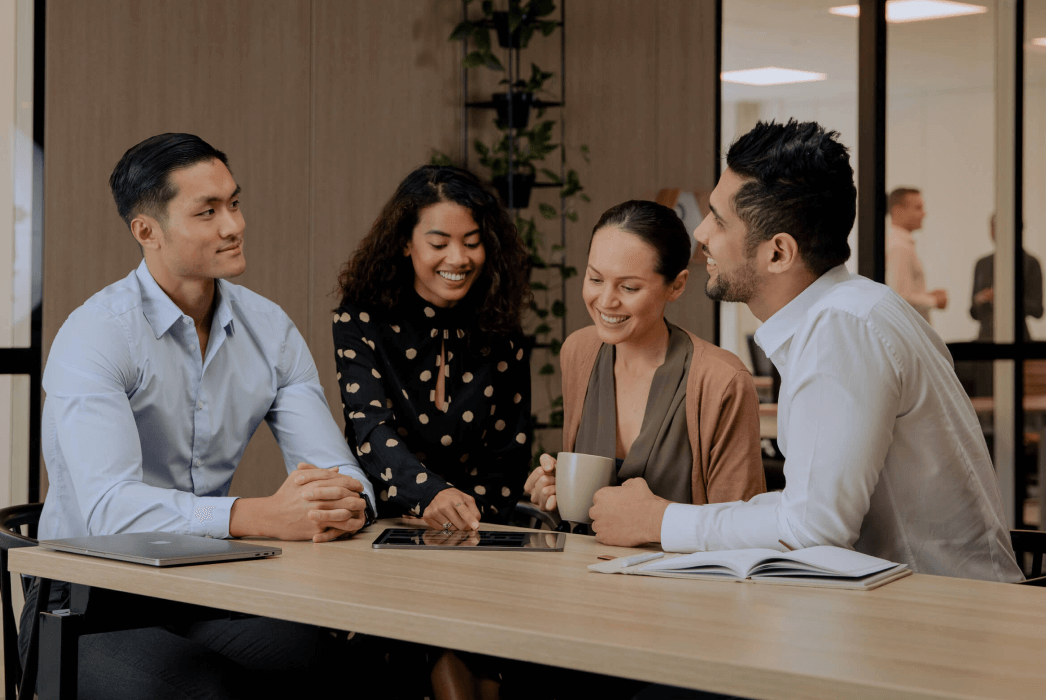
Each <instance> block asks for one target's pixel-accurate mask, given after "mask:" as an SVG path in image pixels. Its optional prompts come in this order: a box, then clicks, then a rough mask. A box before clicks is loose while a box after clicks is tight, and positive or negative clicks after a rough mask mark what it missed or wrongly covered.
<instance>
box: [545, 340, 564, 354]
mask: <svg viewBox="0 0 1046 700" xmlns="http://www.w3.org/2000/svg"><path fill="white" fill-rule="evenodd" d="M548 349H549V352H551V353H552V354H553V355H559V351H560V350H562V349H563V341H562V340H560V339H559V338H553V339H552V340H550V341H549V343H548Z"/></svg>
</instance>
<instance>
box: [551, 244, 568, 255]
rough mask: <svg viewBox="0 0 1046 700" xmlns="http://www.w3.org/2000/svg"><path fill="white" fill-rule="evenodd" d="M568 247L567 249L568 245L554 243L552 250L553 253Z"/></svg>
mask: <svg viewBox="0 0 1046 700" xmlns="http://www.w3.org/2000/svg"><path fill="white" fill-rule="evenodd" d="M566 249H567V247H566V246H565V245H560V244H559V243H556V244H554V245H553V246H552V252H553V253H558V252H559V251H561V250H566Z"/></svg>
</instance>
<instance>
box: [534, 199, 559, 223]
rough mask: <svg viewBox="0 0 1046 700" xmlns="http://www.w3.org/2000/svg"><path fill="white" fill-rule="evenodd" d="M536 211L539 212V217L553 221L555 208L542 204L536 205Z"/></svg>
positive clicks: (555, 214)
mask: <svg viewBox="0 0 1046 700" xmlns="http://www.w3.org/2000/svg"><path fill="white" fill-rule="evenodd" d="M538 209H539V210H540V211H541V215H542V216H543V217H545V218H546V219H554V218H556V216H557V213H556V208H555V207H554V206H552V205H551V204H545V203H544V202H542V203H541V204H539V205H538Z"/></svg>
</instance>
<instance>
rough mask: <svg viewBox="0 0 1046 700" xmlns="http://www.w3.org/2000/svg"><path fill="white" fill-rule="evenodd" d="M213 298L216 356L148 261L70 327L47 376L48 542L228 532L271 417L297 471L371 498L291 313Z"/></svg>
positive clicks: (247, 297)
mask: <svg viewBox="0 0 1046 700" xmlns="http://www.w3.org/2000/svg"><path fill="white" fill-rule="evenodd" d="M215 291H216V295H217V306H216V308H215V311H214V320H213V321H212V323H211V333H210V339H209V341H208V343H207V355H206V357H201V354H200V350H199V345H198V343H199V338H198V336H197V334H196V329H195V327H194V325H193V321H192V319H191V318H190V317H189V316H186V315H185V314H183V313H182V312H181V310H179V309H178V307H177V306H176V305H175V304H174V302H173V301H171V299H170V298H169V297H168V296H167V295H166V294H165V293H164V292H163V290H161V289H160V287H159V285H157V284H156V281H155V280H154V279H153V277H152V275H151V274H150V273H149V269H148V268H147V267H146V265H145V262H144V261H142V263H141V265H139V266H138V269H137V270H135V271H134V272H132V273H131V274H129V275H128V276H127V277H125V278H124V279H122V280H120V281H119V282H117V283H115V284H112V285H110V286H108V287H106V288H105V289H103V290H102V291H100V292H99V293H97V294H95V295H94V296H93V297H91V298H90V299H88V300H87V302H86V303H85V304H84V305H83V306H81V307H80V308H78V309H77V310H76V311H74V312H73V313H72V314H71V315H70V316H69V318H68V320H66V322H65V324H63V326H62V328H61V330H60V331H59V332H58V335H57V336H56V337H55V340H54V344H53V345H52V346H51V351H50V354H49V356H48V360H47V368H46V369H45V370H44V377H43V387H44V390H45V391H46V392H47V399H46V401H45V402H44V411H43V428H42V435H43V453H44V459H45V462H46V466H47V475H48V478H49V480H50V486H49V490H48V494H47V501H46V503H45V504H44V510H43V514H42V516H41V520H40V537H41V538H54V537H78V536H82V535H105V534H114V533H119V532H148V531H154V530H155V531H161V532H177V533H185V534H190V535H208V536H211V537H228V536H229V512H230V510H231V509H232V504H233V501H235V500H236V499H235V498H230V497H228V493H229V484H230V483H231V482H232V476H233V472H234V471H236V466H237V465H238V464H239V463H240V458H241V457H242V456H243V451H244V449H245V448H246V447H247V443H248V441H249V440H250V438H251V436H252V435H253V434H254V431H255V430H256V429H257V428H258V426H259V425H260V424H261V422H262V420H265V421H267V422H268V424H269V428H270V429H271V430H272V432H273V435H275V436H276V441H277V442H278V443H279V445H280V449H281V450H282V451H283V457H284V462H285V463H286V465H287V470H288V472H290V471H293V470H294V469H295V467H296V465H297V464H298V462H309V463H311V464H315V465H316V466H318V467H323V468H329V467H339V468H340V471H341V473H343V474H348V475H351V476H353V477H355V478H356V479H359V481H360V482H362V483H363V486H364V489H365V491H366V493H367V495H368V496H369V497H370V499H371V503H374V502H375V501H374V491H373V487H372V486H371V485H370V482H369V481H368V480H367V477H366V476H365V475H364V473H363V472H362V471H361V470H360V468H359V465H358V463H357V462H356V458H355V457H354V456H353V454H352V452H351V451H350V450H349V447H348V445H346V443H345V439H344V438H343V437H342V436H341V434H340V431H339V430H338V427H337V425H336V424H335V422H334V418H333V417H332V416H331V412H330V409H329V407H328V406H327V401H326V399H325V398H324V395H323V389H322V388H321V387H320V382H319V378H318V376H317V374H316V365H315V364H314V363H313V361H312V355H311V354H310V353H309V349H308V347H307V346H306V344H305V340H304V339H303V338H302V336H301V334H300V333H299V332H298V329H297V328H295V327H294V324H293V323H292V322H291V320H290V318H288V317H287V314H285V313H284V312H283V310H282V309H281V308H280V307H279V306H277V305H276V304H274V303H272V302H271V301H269V300H267V299H265V298H263V297H261V296H259V295H257V294H255V293H253V292H251V291H250V290H248V289H245V288H244V287H240V286H238V285H235V284H230V283H229V282H225V281H223V280H218V281H217V282H216V290H215Z"/></svg>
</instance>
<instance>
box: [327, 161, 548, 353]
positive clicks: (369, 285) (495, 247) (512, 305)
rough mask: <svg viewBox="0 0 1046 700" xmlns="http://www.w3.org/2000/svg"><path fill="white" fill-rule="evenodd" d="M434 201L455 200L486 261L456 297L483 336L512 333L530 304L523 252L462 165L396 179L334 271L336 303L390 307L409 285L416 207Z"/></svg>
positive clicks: (426, 168) (504, 215)
mask: <svg viewBox="0 0 1046 700" xmlns="http://www.w3.org/2000/svg"><path fill="white" fill-rule="evenodd" d="M440 202H452V203H454V204H459V205H461V206H462V207H464V208H466V209H468V210H469V212H471V214H472V218H473V219H474V220H475V221H476V224H477V225H478V226H479V231H480V240H482V242H483V248H484V250H485V252H486V262H484V263H483V269H482V271H481V273H480V276H479V279H477V280H476V281H475V283H474V284H473V285H472V288H471V289H469V292H468V294H467V295H466V297H465V299H464V301H465V302H469V303H471V304H472V306H473V307H474V309H475V311H474V313H475V317H476V322H477V326H478V327H479V330H480V332H481V333H483V334H486V335H518V334H519V333H521V332H522V320H523V312H524V311H525V310H526V309H528V308H529V307H530V302H531V299H532V298H533V296H532V295H531V293H530V284H529V282H528V278H529V276H530V253H529V252H528V251H527V248H526V246H525V245H524V244H523V240H522V239H521V238H520V236H519V233H518V232H517V231H516V227H515V225H514V224H513V223H512V219H511V218H509V214H508V212H507V211H505V209H504V208H503V207H502V206H501V204H500V203H499V201H498V198H497V196H496V195H495V194H494V193H493V192H492V191H491V190H490V189H489V188H487V187H486V186H485V185H484V184H483V183H482V182H480V180H479V178H477V177H476V176H475V175H473V174H472V173H470V172H469V171H467V170H463V169H462V168H455V167H453V166H446V165H423V166H421V167H420V168H417V169H416V170H414V171H413V172H411V173H410V174H409V175H407V177H406V178H405V179H404V180H403V182H401V183H400V186H399V187H398V188H397V189H396V194H394V195H392V198H391V199H390V200H389V201H388V202H387V203H386V204H385V206H384V207H383V208H382V210H381V214H379V215H378V218H377V220H376V221H375V222H374V224H373V225H372V226H371V229H370V233H368V234H367V236H366V237H365V238H364V239H363V240H362V241H361V242H360V244H359V247H357V248H356V251H355V252H354V253H353V254H352V257H351V258H349V261H348V262H347V263H345V264H344V265H343V266H342V269H341V274H339V275H338V289H337V290H336V291H335V293H338V292H340V293H341V303H342V304H346V303H350V304H355V305H358V306H366V307H371V308H376V309H387V310H391V309H393V308H395V307H396V305H397V304H399V301H400V295H401V294H402V293H403V291H404V290H411V289H413V287H414V266H413V264H412V263H411V261H410V258H408V257H405V256H404V255H403V250H404V248H405V247H406V246H407V243H408V242H409V241H410V240H411V237H412V236H413V233H414V227H415V226H417V225H418V218H419V215H420V213H421V210H422V209H425V208H426V207H430V206H432V205H433V204H439V203H440Z"/></svg>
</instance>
